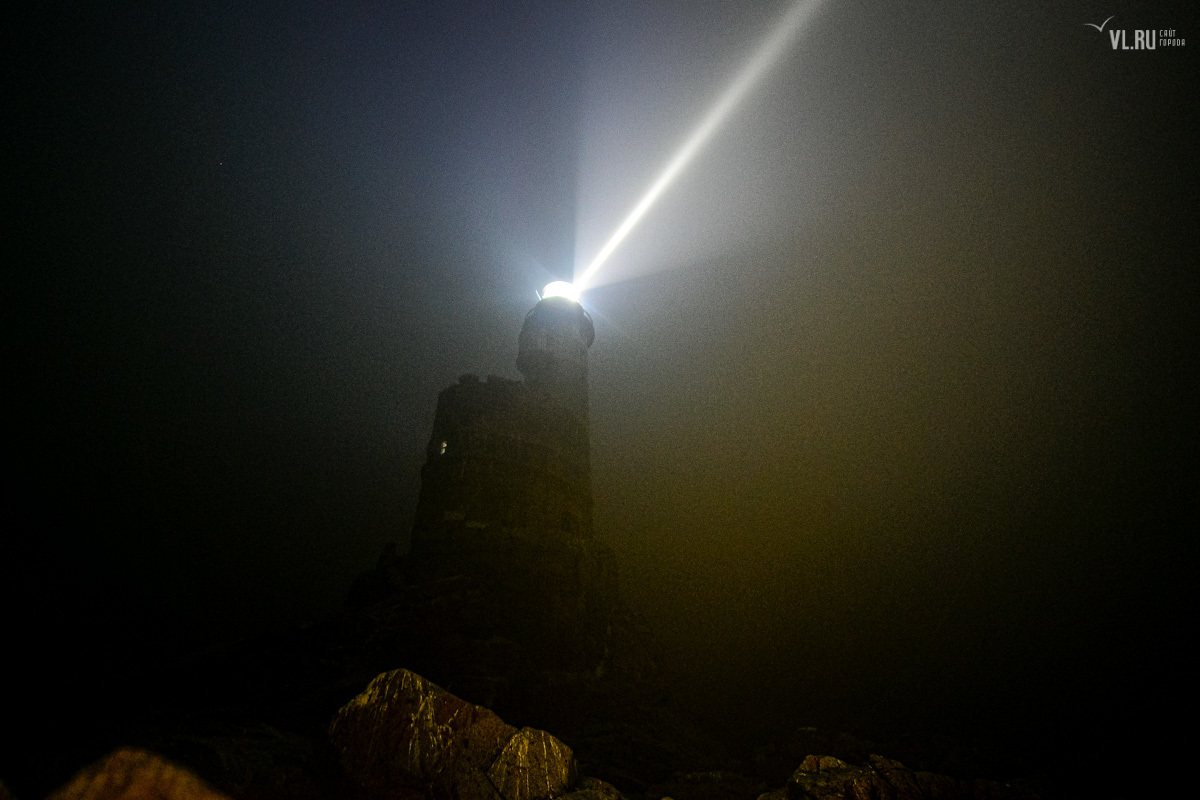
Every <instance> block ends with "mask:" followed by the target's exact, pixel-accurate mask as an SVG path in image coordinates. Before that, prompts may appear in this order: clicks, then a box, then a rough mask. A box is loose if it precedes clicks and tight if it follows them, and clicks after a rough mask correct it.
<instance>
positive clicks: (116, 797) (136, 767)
mask: <svg viewBox="0 0 1200 800" xmlns="http://www.w3.org/2000/svg"><path fill="white" fill-rule="evenodd" d="M47 800H228V798H227V797H226V796H225V795H223V794H221V793H220V792H217V791H215V790H213V789H212V788H210V787H209V786H208V784H206V783H205V782H204V781H202V780H200V778H198V777H196V776H195V775H193V774H192V773H191V772H189V771H188V770H186V769H184V768H183V767H179V766H176V765H175V764H172V763H171V762H169V761H166V760H165V759H163V758H161V757H160V756H157V755H155V754H154V753H150V752H147V751H145V750H135V749H132V748H124V749H121V750H117V751H115V752H113V753H111V754H109V755H108V756H105V757H104V758H103V759H101V760H100V761H97V762H96V763H95V764H93V765H91V766H90V767H87V768H86V769H84V770H83V771H81V772H80V773H79V774H78V775H76V776H75V777H74V778H73V779H71V781H70V782H69V783H68V784H67V785H66V786H63V787H62V788H61V789H59V790H58V791H56V792H54V793H53V794H51V795H50V796H49V797H48V798H47Z"/></svg>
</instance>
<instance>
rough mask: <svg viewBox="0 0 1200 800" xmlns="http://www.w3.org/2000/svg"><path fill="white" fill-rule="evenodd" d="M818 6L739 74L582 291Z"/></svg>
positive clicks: (805, 10) (789, 19) (800, 14)
mask: <svg viewBox="0 0 1200 800" xmlns="http://www.w3.org/2000/svg"><path fill="white" fill-rule="evenodd" d="M817 5H818V0H809V2H797V3H795V4H794V5H793V6H792V7H791V8H790V9H789V10H788V12H787V14H785V15H784V17H783V19H782V20H780V22H779V24H778V25H777V26H776V27H775V29H774V30H773V31H772V32H771V35H770V36H768V37H767V38H766V40H764V41H763V43H762V44H761V45H760V46H759V48H758V50H756V51H755V53H754V55H753V56H752V57H751V58H750V60H749V61H747V62H746V65H745V66H744V67H742V71H741V72H739V73H738V75H737V77H736V78H735V79H734V81H733V83H731V84H730V85H729V88H728V89H726V90H725V92H724V94H722V95H721V96H720V97H719V98H718V99H717V102H716V103H715V104H714V105H713V107H712V108H711V109H710V110H709V112H708V114H707V115H706V116H705V117H704V119H703V120H701V121H700V126H699V127H698V128H696V130H695V132H693V133H692V135H691V136H690V137H689V138H688V140H687V141H685V142H684V143H683V147H681V148H679V152H678V153H676V154H675V157H674V158H673V159H671V161H670V163H668V164H667V167H666V169H664V170H663V171H662V174H660V175H659V176H658V179H657V180H655V181H654V183H652V184H651V185H650V188H649V189H647V190H646V194H645V195H643V196H642V199H641V200H639V201H638V204H637V205H636V206H634V207H633V210H632V211H630V212H629V215H628V216H626V217H625V220H624V221H623V222H622V223H621V224H620V225H619V226H618V227H617V229H616V231H614V232H613V234H612V236H610V237H609V238H608V241H607V242H605V243H604V246H603V247H601V248H600V252H599V253H597V254H596V257H595V258H593V259H592V262H591V263H590V264H588V266H587V269H585V270H584V271H583V273H582V274H580V275H578V276H576V278H575V285H576V286H579V287H580V289H581V290H582V289H584V288H587V286H588V285H589V282H590V281H591V279H592V277H593V276H595V274H596V272H597V270H599V269H600V267H601V266H603V265H604V262H605V261H607V260H608V257H609V256H611V255H612V253H613V251H614V250H616V249H617V245H619V244H621V242H622V241H623V240H624V239H625V237H626V236H628V235H629V232H630V231H631V230H633V227H634V226H635V225H637V224H638V221H639V220H641V218H642V217H643V216H645V214H646V212H647V211H649V210H650V206H652V205H654V201H655V200H657V199H658V196H659V195H660V194H662V193H663V191H664V190H665V189H666V188H667V186H669V185H670V183H671V181H673V180H674V179H675V176H676V175H678V174H679V173H680V172H681V171H682V170H683V168H684V167H686V166H687V165H688V162H690V161H691V160H692V158H693V157H695V155H696V153H697V152H698V151H699V150H700V148H701V147H703V146H704V144H705V143H706V142H707V141H708V140H709V138H711V137H712V135H713V132H714V131H716V129H717V128H718V127H719V126H720V124H721V123H722V122H724V121H725V118H726V117H728V116H729V113H730V112H731V111H733V109H734V108H735V107H736V106H737V104H738V103H739V102H741V100H742V98H744V97H745V96H746V95H747V94H748V93H749V91H750V89H751V88H753V86H754V84H755V83H756V82H757V81H758V79H759V78H761V77H762V75H763V73H765V72H766V71H767V69H768V68H769V67H771V66H772V65H773V64H774V63H775V61H776V59H778V58H779V55H780V54H781V53H782V52H783V51H784V50H785V49H786V47H787V45H788V44H789V43H790V42H791V40H792V39H793V38H794V36H795V35H796V33H797V32H798V31H799V30H800V27H801V25H803V23H804V22H806V21H807V20H808V19H809V18H810V17H811V16H812V12H813V11H814V10H815V8H816V7H817Z"/></svg>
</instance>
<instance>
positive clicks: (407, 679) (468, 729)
mask: <svg viewBox="0 0 1200 800" xmlns="http://www.w3.org/2000/svg"><path fill="white" fill-rule="evenodd" d="M329 736H330V741H331V742H332V743H333V746H334V748H335V749H336V750H337V752H338V754H339V758H340V761H341V764H342V768H343V769H344V770H345V772H346V774H347V776H348V777H349V780H350V782H351V783H352V784H353V785H354V786H355V787H356V788H357V789H359V790H360V791H361V792H362V793H363V795H364V796H365V797H367V798H371V799H372V800H375V799H376V798H378V800H390V799H392V798H397V799H398V798H405V799H406V800H409V799H411V798H413V797H415V796H423V797H426V798H432V799H433V800H443V799H444V800H548V798H553V797H557V796H559V795H562V794H565V793H567V792H569V791H570V790H571V789H572V788H574V783H575V779H576V766H575V757H574V754H573V753H572V752H571V749H570V748H569V747H567V746H566V745H565V744H563V743H562V742H560V741H558V740H557V739H555V738H554V737H553V736H551V735H550V734H548V733H546V732H545V731H540V730H536V729H533V728H525V729H523V730H521V731H519V732H518V731H517V729H516V728H514V727H513V726H511V725H508V724H506V723H505V722H504V721H503V720H501V719H500V718H499V717H497V716H496V715H495V714H493V713H492V712H491V711H489V710H487V709H486V708H482V707H480V706H476V705H472V704H471V703H468V702H466V701H465V700H461V699H459V698H457V697H455V696H454V695H452V694H450V693H449V692H447V691H445V690H444V689H442V688H441V687H439V686H436V685H434V684H432V683H430V682H429V681H427V680H425V679H424V678H422V677H421V676H420V675H417V674H415V673H413V672H409V671H408V670H403V669H401V670H395V671H392V672H385V673H383V674H381V675H379V676H377V677H376V678H375V680H373V681H371V684H370V685H369V686H368V687H367V689H366V691H364V692H363V693H362V694H360V695H358V696H357V697H355V698H354V699H352V700H351V701H350V702H349V703H347V704H346V705H345V706H343V707H342V708H341V709H340V710H339V711H338V712H337V714H336V715H335V717H334V719H333V723H332V724H331V726H330V732H329Z"/></svg>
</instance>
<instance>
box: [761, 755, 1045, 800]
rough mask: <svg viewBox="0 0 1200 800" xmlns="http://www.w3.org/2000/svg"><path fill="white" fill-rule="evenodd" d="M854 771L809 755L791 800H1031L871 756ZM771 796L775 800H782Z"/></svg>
mask: <svg viewBox="0 0 1200 800" xmlns="http://www.w3.org/2000/svg"><path fill="white" fill-rule="evenodd" d="M868 760H869V762H870V765H869V766H864V767H854V766H850V765H849V764H847V763H846V762H844V761H842V760H840V759H837V758H834V757H832V756H819V755H809V756H806V757H805V759H804V761H803V762H801V764H800V767H799V768H798V769H797V770H796V771H795V773H794V774H793V775H792V778H791V780H790V781H789V782H788V785H787V787H786V794H785V795H784V796H785V797H786V798H787V800H1032V799H1033V798H1036V795H1035V794H1033V793H1032V792H1030V791H1029V790H1028V789H1025V788H1024V787H1021V786H1015V785H1011V784H1005V783H999V782H997V781H985V780H974V781H963V780H958V779H956V778H951V777H949V776H946V775H937V774H935V773H932V772H921V771H913V770H910V769H907V768H905V767H904V765H903V764H901V763H900V762H899V761H894V760H892V759H888V758H884V757H883V756H878V755H872V756H870V757H869V759H868ZM777 795H778V793H771V795H770V796H771V797H772V800H783V798H782V797H778V796H777Z"/></svg>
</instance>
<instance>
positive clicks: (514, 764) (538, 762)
mask: <svg viewBox="0 0 1200 800" xmlns="http://www.w3.org/2000/svg"><path fill="white" fill-rule="evenodd" d="M488 779H489V780H491V782H492V785H493V786H495V787H496V789H497V790H498V791H499V792H500V796H501V797H503V798H504V800H535V798H540V797H558V796H559V795H561V794H564V793H565V792H567V791H568V790H569V789H570V788H571V787H572V786H573V785H574V784H575V779H576V774H575V756H574V754H573V753H572V752H571V748H569V747H567V746H566V745H565V744H563V743H562V742H560V741H559V740H558V739H555V738H554V737H553V736H551V735H550V734H548V733H546V732H545V731H539V730H537V729H536V728H522V729H521V730H520V731H518V732H517V734H516V735H515V736H513V737H512V738H511V739H509V740H508V744H506V745H505V746H504V750H503V751H502V752H501V753H500V756H499V757H498V758H497V759H496V761H495V763H493V764H492V766H491V767H490V768H489V769H488Z"/></svg>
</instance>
